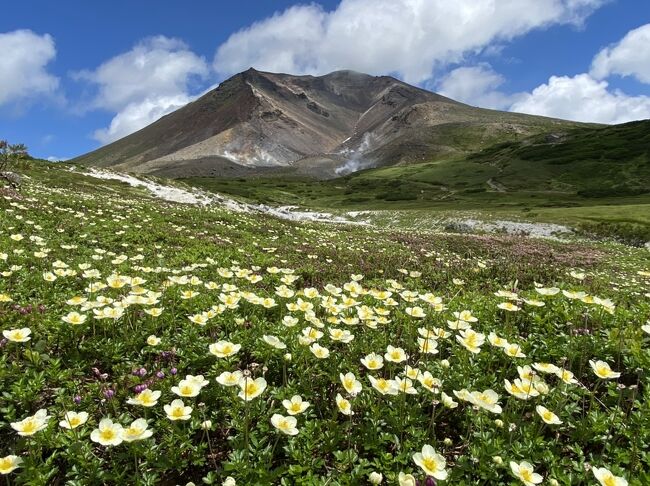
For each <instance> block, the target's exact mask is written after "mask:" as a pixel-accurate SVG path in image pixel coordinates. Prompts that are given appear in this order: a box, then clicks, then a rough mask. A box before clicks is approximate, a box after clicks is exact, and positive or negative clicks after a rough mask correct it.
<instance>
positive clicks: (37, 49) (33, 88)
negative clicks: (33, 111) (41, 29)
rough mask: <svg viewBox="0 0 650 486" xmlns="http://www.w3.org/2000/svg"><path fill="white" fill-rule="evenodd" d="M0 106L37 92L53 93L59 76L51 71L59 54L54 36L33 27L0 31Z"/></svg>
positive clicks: (56, 87) (38, 93) (37, 93)
mask: <svg viewBox="0 0 650 486" xmlns="http://www.w3.org/2000/svg"><path fill="white" fill-rule="evenodd" d="M0 53H2V54H1V55H0V73H2V75H0V105H3V104H6V103H12V102H15V101H17V100H21V99H25V98H29V97H33V96H36V95H53V94H55V93H56V91H57V89H58V87H59V79H58V78H57V77H56V76H53V75H52V74H50V73H48V72H47V64H48V63H50V62H51V61H52V60H53V59H54V58H55V56H56V48H55V45H54V39H52V37H51V36H50V35H49V34H44V35H38V34H35V33H34V32H32V31H31V30H15V31H13V32H6V33H0Z"/></svg>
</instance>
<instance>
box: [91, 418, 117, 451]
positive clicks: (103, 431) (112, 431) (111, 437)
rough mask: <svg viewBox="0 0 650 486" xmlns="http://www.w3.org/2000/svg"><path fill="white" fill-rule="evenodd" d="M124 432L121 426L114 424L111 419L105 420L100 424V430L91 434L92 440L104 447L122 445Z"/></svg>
mask: <svg viewBox="0 0 650 486" xmlns="http://www.w3.org/2000/svg"><path fill="white" fill-rule="evenodd" d="M122 430H123V429H122V426H121V425H120V424H116V423H113V421H112V420H111V419H109V418H105V419H102V420H101V421H100V422H99V428H97V429H95V430H93V431H92V432H91V434H90V440H92V441H93V442H97V443H98V444H101V445H103V446H116V445H120V444H121V443H122V441H123V440H124V439H123V438H122Z"/></svg>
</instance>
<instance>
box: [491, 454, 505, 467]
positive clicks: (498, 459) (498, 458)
mask: <svg viewBox="0 0 650 486" xmlns="http://www.w3.org/2000/svg"><path fill="white" fill-rule="evenodd" d="M492 462H494V464H498V465H499V466H500V465H501V464H503V459H502V458H501V456H494V457H493V458H492Z"/></svg>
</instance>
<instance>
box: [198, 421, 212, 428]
mask: <svg viewBox="0 0 650 486" xmlns="http://www.w3.org/2000/svg"><path fill="white" fill-rule="evenodd" d="M201 428H202V429H203V430H210V429H211V428H212V420H205V421H203V422H202V423H201Z"/></svg>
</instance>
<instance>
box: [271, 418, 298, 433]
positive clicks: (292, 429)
mask: <svg viewBox="0 0 650 486" xmlns="http://www.w3.org/2000/svg"><path fill="white" fill-rule="evenodd" d="M271 423H272V424H273V427H275V428H276V429H278V430H279V431H280V432H282V433H283V434H287V435H298V429H297V428H296V424H297V423H298V421H297V420H296V418H295V417H285V416H283V415H280V414H279V413H275V414H273V416H272V417H271Z"/></svg>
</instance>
